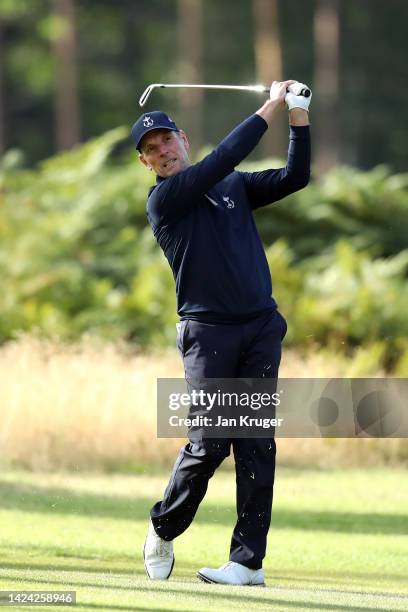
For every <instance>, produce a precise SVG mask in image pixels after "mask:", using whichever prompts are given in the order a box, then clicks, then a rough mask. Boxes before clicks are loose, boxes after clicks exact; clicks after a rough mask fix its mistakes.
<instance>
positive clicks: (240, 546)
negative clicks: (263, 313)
mask: <svg viewBox="0 0 408 612" xmlns="http://www.w3.org/2000/svg"><path fill="white" fill-rule="evenodd" d="M246 331H247V337H246V339H247V349H246V351H245V354H244V355H243V357H242V361H241V364H240V368H239V371H238V377H239V378H257V379H258V378H262V379H265V378H272V379H275V382H273V381H271V385H270V386H269V387H268V391H269V392H271V393H272V392H274V391H275V388H276V379H277V377H278V370H279V364H280V359H281V341H282V339H283V337H284V335H285V333H286V322H285V320H284V319H283V317H282V316H281V315H280V314H279V313H278V312H275V313H272V315H271V316H270V317H268V318H267V319H266V320H265V321H264V322H263V324H260V322H256V323H254V324H252V325H249V326H248V328H247V330H246ZM232 444H233V450H234V456H235V471H236V482H237V515H238V519H237V523H236V526H235V528H234V532H233V535H232V539H231V549H230V560H231V561H235V562H237V563H241V564H242V565H245V566H246V567H249V568H251V569H259V568H261V567H262V560H263V558H264V557H265V552H266V543H267V534H268V530H269V526H270V522H271V513H272V500H273V485H274V478H275V456H276V444H275V440H274V438H239V439H234V440H233V442H232Z"/></svg>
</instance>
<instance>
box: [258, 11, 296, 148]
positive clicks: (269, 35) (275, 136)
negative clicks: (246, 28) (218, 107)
mask: <svg viewBox="0 0 408 612" xmlns="http://www.w3.org/2000/svg"><path fill="white" fill-rule="evenodd" d="M252 7H253V16H254V43H255V62H256V77H257V80H258V83H262V84H263V85H266V86H269V85H270V84H271V82H272V81H282V79H283V77H282V49H281V44H280V36H279V10H278V0H252ZM261 105H262V104H261V103H260V104H259V106H261ZM261 142H262V149H263V153H264V155H266V156H268V157H270V156H271V155H272V156H275V157H286V153H287V149H288V122H287V113H286V114H285V113H280V115H277V116H276V119H275V120H274V123H273V125H272V126H271V128H270V129H269V130H268V131H267V132H266V134H265V135H264V136H263V138H262V141H261Z"/></svg>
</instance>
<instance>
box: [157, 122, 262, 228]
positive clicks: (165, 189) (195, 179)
mask: <svg viewBox="0 0 408 612" xmlns="http://www.w3.org/2000/svg"><path fill="white" fill-rule="evenodd" d="M267 127H268V124H267V123H266V121H265V120H264V119H263V118H262V117H260V116H259V115H256V114H254V115H252V116H251V117H249V118H248V119H246V120H245V121H244V122H243V123H241V124H240V125H239V126H238V127H236V128H235V129H234V130H233V131H232V132H231V133H230V134H228V136H227V137H226V138H224V140H223V141H222V142H221V143H220V144H219V145H218V146H217V147H216V148H215V149H214V151H212V152H211V153H210V154H209V155H207V156H206V157H205V158H204V159H203V160H201V161H200V162H198V163H197V164H194V165H192V166H189V167H188V168H186V169H185V170H183V171H182V172H179V173H178V174H176V175H175V176H171V177H168V178H166V179H165V180H164V181H162V182H161V183H159V185H158V186H157V187H156V188H155V189H154V191H153V192H152V194H151V196H150V197H149V200H148V202H147V209H148V213H149V215H150V218H151V219H152V221H153V222H154V223H155V224H156V225H159V224H160V223H163V222H170V221H174V220H176V219H178V218H180V217H182V216H183V215H185V214H186V213H187V212H188V211H189V210H190V209H191V208H192V207H193V206H194V205H195V203H196V201H197V198H199V197H200V196H202V195H204V194H205V193H206V192H207V191H208V190H209V189H211V187H213V186H214V185H215V184H216V183H218V182H219V181H220V180H221V179H223V178H224V177H225V176H228V174H231V172H233V170H234V168H235V166H237V165H238V164H239V163H240V162H241V161H242V160H243V159H245V158H246V157H247V155H249V153H250V152H251V151H252V150H253V149H254V148H255V146H256V145H257V144H258V142H259V140H260V139H261V137H262V135H263V134H264V132H265V131H266V129H267Z"/></svg>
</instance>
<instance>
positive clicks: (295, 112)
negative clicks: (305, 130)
mask: <svg viewBox="0 0 408 612" xmlns="http://www.w3.org/2000/svg"><path fill="white" fill-rule="evenodd" d="M289 124H290V125H294V126H299V125H310V121H309V113H308V112H307V111H305V110H304V109H303V108H292V110H290V111H289Z"/></svg>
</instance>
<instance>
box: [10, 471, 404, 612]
mask: <svg viewBox="0 0 408 612" xmlns="http://www.w3.org/2000/svg"><path fill="white" fill-rule="evenodd" d="M234 480H235V476H234V474H233V472H228V471H219V472H218V473H217V474H216V475H215V476H214V478H213V479H212V481H211V482H210V487H209V491H208V494H207V497H206V498H205V500H204V502H203V504H202V506H201V508H200V510H199V513H198V514H197V517H196V520H195V521H194V523H193V525H192V526H191V527H190V529H189V530H188V531H187V532H186V533H184V534H183V535H182V536H181V537H180V538H178V539H177V540H176V542H175V555H176V564H175V569H174V572H173V574H172V577H171V579H170V580H169V581H168V582H165V583H160V582H159V583H156V582H151V581H148V580H147V578H146V577H145V573H144V566H143V560H142V555H141V549H142V546H143V542H144V538H145V533H146V528H147V517H148V510H149V507H150V506H151V505H152V504H153V502H154V501H156V500H157V499H160V498H161V494H162V491H163V488H164V486H165V484H166V481H167V474H165V475H163V476H160V475H154V476H147V475H142V476H123V475H73V474H53V475H50V474H48V475H47V474H30V473H25V472H6V473H3V475H2V476H1V477H0V526H1V528H0V588H1V589H3V590H11V589H24V590H27V589H33V590H40V589H44V590H57V589H67V590H68V589H69V590H75V591H77V602H78V603H77V606H76V607H77V608H78V609H81V610H174V611H176V610H177V611H190V610H197V611H199V612H201V611H205V610H217V611H218V610H232V609H235V608H237V609H246V610H270V609H273V610H279V611H281V610H291V611H292V612H293V611H297V610H304V611H310V610H338V611H342V610H350V611H353V612H354V611H365V610H371V609H373V610H383V611H384V612H388V611H390V610H407V609H408V518H407V517H408V476H407V473H406V472H405V471H404V470H402V469H393V470H391V469H387V470H386V469H382V470H378V469H376V470H364V471H363V470H344V471H341V470H333V471H317V470H302V471H300V470H289V469H282V468H280V469H279V468H278V472H277V481H276V485H275V503H274V512H273V519H272V527H271V531H270V534H269V547H268V555H267V557H266V560H265V565H264V567H265V571H266V582H267V588H265V589H261V588H249V587H234V588H231V587H228V588H227V587H221V586H212V585H205V584H203V583H201V582H199V581H198V580H197V579H196V577H195V572H196V570H197V569H199V568H200V567H202V566H204V565H210V566H218V565H221V564H222V563H224V562H225V561H227V560H228V550H229V539H230V536H231V530H232V527H233V524H234V519H235V509H234V499H235V491H234ZM14 609H16V608H14ZM37 609H38V608H37ZM47 609H48V610H50V609H56V608H51V607H47ZM58 609H60V608H58Z"/></svg>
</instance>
